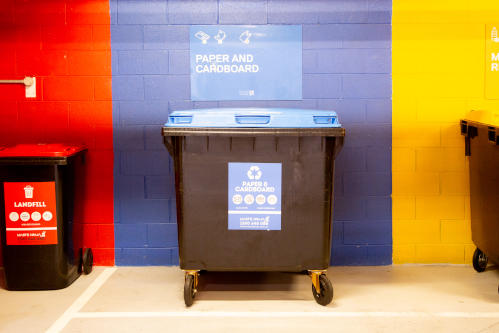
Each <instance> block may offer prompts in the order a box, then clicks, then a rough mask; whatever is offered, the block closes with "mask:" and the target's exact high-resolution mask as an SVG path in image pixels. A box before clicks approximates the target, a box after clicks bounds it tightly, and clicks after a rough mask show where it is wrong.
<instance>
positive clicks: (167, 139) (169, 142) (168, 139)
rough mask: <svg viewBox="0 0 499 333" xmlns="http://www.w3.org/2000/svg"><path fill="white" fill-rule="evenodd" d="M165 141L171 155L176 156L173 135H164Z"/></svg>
mask: <svg viewBox="0 0 499 333" xmlns="http://www.w3.org/2000/svg"><path fill="white" fill-rule="evenodd" d="M163 142H164V144H165V147H166V149H167V150H168V152H169V153H170V155H171V157H174V156H175V150H174V149H173V140H172V137H171V136H164V137H163Z"/></svg>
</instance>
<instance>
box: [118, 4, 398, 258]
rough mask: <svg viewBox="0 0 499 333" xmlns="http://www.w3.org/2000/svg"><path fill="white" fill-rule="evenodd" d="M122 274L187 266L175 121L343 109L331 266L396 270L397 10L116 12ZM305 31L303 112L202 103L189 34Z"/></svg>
mask: <svg viewBox="0 0 499 333" xmlns="http://www.w3.org/2000/svg"><path fill="white" fill-rule="evenodd" d="M110 5H111V45H112V71H113V124H114V142H115V193H116V195H115V233H116V234H115V238H116V263H117V264H118V265H170V264H177V263H178V250H177V234H176V225H175V223H176V217H175V202H174V184H173V170H172V163H171V160H170V158H169V156H168V154H167V152H166V149H165V148H164V147H163V145H162V141H161V140H162V138H161V135H160V127H161V124H162V123H164V122H165V121H166V120H167V116H168V113H169V112H171V111H173V110H178V109H189V108H203V107H233V106H243V107H244V106H262V107H300V108H312V109H315V108H318V109H334V110H336V111H337V112H338V114H339V117H340V120H341V122H342V123H343V124H344V126H345V127H346V129H347V138H346V143H345V147H344V150H343V151H342V153H341V154H340V156H339V158H338V161H337V170H336V179H335V182H336V184H335V185H336V189H335V192H336V204H335V222H334V228H333V230H334V235H333V238H334V240H333V260H332V261H333V263H334V264H339V265H365V264H373V265H376V264H390V263H391V260H392V246H391V242H392V240H391V237H392V229H391V213H392V209H391V199H390V194H391V26H390V22H391V1H387V0H355V1H353V0H348V1H347V0H340V1H326V0H322V1H319V0H310V1H304V0H303V1H301V0H288V1H285V0H268V1H266V0H259V1H235V0H231V1H229V0H218V1H217V0H206V1H201V0H198V1H180V0H169V1H167V0H154V1H153V0H144V1H129V0H111V1H110ZM193 24H302V25H303V97H304V99H303V101H298V102H296V101H294V102H293V101H257V102H233V101H219V102H203V103H198V102H192V101H190V100H189V99H190V83H189V25H193Z"/></svg>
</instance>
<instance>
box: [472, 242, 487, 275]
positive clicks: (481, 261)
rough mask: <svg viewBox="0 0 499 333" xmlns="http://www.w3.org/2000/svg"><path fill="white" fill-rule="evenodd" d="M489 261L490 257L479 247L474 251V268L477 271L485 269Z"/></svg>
mask: <svg viewBox="0 0 499 333" xmlns="http://www.w3.org/2000/svg"><path fill="white" fill-rule="evenodd" d="M488 262H489V258H487V256H486V255H485V253H483V252H482V250H480V249H479V248H478V247H477V248H476V250H475V253H473V268H474V269H475V271H477V272H479V273H481V272H483V271H485V268H487V263H488Z"/></svg>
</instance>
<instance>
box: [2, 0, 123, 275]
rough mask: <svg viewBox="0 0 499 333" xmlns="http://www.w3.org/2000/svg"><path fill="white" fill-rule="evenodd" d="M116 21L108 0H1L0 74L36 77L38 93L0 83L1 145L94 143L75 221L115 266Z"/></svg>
mask: <svg viewBox="0 0 499 333" xmlns="http://www.w3.org/2000/svg"><path fill="white" fill-rule="evenodd" d="M109 24H110V17H109V1H108V0H86V1H85V0H0V78H5V79H14V78H15V79H20V78H23V77H24V76H35V77H36V80H37V82H36V85H37V97H36V98H34V99H27V98H25V95H24V86H22V85H5V84H2V85H0V144H14V143H33V142H65V143H66V142H68V143H84V144H86V145H87V146H88V147H89V150H88V154H87V159H86V161H87V164H86V166H87V168H86V177H85V178H86V183H85V186H84V189H83V197H84V199H83V203H84V205H83V210H82V211H81V213H80V214H77V216H76V217H75V223H78V224H80V226H81V227H82V228H83V230H84V233H83V234H84V238H83V242H84V244H83V245H84V246H85V247H91V248H92V249H93V251H94V260H95V264H97V265H114V231H113V146H112V145H113V133H112V101H111V41H110V26H109ZM0 260H1V259H0Z"/></svg>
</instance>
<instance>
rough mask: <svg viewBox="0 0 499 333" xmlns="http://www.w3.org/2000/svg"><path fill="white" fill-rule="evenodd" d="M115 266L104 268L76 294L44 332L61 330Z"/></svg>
mask: <svg viewBox="0 0 499 333" xmlns="http://www.w3.org/2000/svg"><path fill="white" fill-rule="evenodd" d="M115 271H116V267H109V268H105V269H104V271H103V272H102V273H100V274H99V276H97V278H96V279H95V280H94V281H93V282H92V283H91V284H90V285H89V286H88V287H87V289H85V291H84V292H83V293H82V294H81V295H80V296H78V298H77V299H76V300H75V301H74V302H73V304H71V306H70V307H68V308H67V309H66V311H64V313H63V314H62V315H61V316H60V317H59V318H58V319H57V320H56V321H55V322H54V323H53V324H52V326H50V327H49V329H48V330H47V331H46V333H57V332H61V331H62V330H63V329H64V327H66V325H67V324H68V323H69V322H70V321H71V319H73V318H74V317H75V315H76V314H77V313H78V311H80V310H81V309H82V308H83V307H84V306H85V304H87V302H88V301H89V300H90V299H91V298H92V297H93V296H94V295H95V293H96V292H97V291H99V289H100V288H101V287H102V285H104V283H105V282H106V281H107V280H108V279H109V278H110V277H111V275H113V273H114V272H115Z"/></svg>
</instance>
